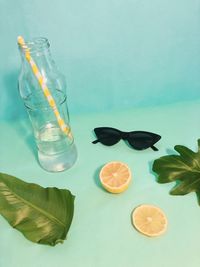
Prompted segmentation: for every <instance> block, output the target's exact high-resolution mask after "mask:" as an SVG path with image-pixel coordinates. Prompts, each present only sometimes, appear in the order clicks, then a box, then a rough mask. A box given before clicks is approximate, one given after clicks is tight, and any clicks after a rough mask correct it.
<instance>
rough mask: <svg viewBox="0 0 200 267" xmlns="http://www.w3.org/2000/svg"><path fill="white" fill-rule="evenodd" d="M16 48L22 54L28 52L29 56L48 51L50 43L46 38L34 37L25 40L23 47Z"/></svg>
mask: <svg viewBox="0 0 200 267" xmlns="http://www.w3.org/2000/svg"><path fill="white" fill-rule="evenodd" d="M18 47H19V49H20V50H23V51H24V52H29V53H30V54H33V53H38V52H41V51H44V50H48V49H49V47H50V43H49V40H48V39H47V38H46V37H35V38H32V39H30V40H27V41H26V43H25V44H24V45H19V44H18Z"/></svg>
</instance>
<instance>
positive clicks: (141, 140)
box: [92, 127, 161, 151]
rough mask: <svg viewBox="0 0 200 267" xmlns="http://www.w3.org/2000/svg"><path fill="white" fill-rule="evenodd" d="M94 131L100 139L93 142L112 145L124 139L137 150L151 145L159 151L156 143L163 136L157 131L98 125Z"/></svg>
mask: <svg viewBox="0 0 200 267" xmlns="http://www.w3.org/2000/svg"><path fill="white" fill-rule="evenodd" d="M94 132H95V134H96V136H97V138H98V139H97V140H95V141H93V142H92V143H93V144H96V143H98V142H100V143H102V144H103V145H106V146H112V145H114V144H117V143H118V142H119V141H120V140H121V139H123V140H126V141H128V143H129V145H130V146H131V147H133V148H134V149H137V150H142V149H147V148H149V147H150V148H152V149H153V150H154V151H158V149H157V148H156V147H155V146H154V144H155V143H157V142H158V141H159V140H160V139H161V136H160V135H158V134H155V133H150V132H145V131H133V132H122V131H120V130H118V129H115V128H110V127H98V128H95V129H94Z"/></svg>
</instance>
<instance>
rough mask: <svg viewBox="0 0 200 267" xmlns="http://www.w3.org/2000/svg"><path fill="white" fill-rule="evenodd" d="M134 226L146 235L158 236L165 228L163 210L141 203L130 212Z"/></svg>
mask: <svg viewBox="0 0 200 267" xmlns="http://www.w3.org/2000/svg"><path fill="white" fill-rule="evenodd" d="M132 223H133V225H134V226H135V228H136V229H137V230H138V231H139V232H141V233H142V234H144V235H147V236H151V237H153V236H159V235H161V234H163V233H164V232H165V231H166V229H167V218H166V216H165V214H164V212H163V211H162V210H161V209H160V208H158V207H155V206H152V205H141V206H139V207H137V208H135V209H134V211H133V213H132Z"/></svg>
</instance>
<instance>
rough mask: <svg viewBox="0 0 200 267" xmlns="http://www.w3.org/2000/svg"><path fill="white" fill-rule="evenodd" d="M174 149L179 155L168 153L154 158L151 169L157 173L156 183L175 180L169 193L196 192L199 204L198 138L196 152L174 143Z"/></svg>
mask: <svg viewBox="0 0 200 267" xmlns="http://www.w3.org/2000/svg"><path fill="white" fill-rule="evenodd" d="M174 149H175V150H176V151H177V152H178V153H179V154H180V155H169V156H164V157H161V158H159V159H156V160H155V161H154V163H153V171H154V172H156V173H157V174H158V177H157V182H158V183H169V182H174V181H176V185H175V186H174V187H173V188H172V190H171V191H170V194H171V195H186V194H188V193H190V192H196V194H197V198H198V202H199V205H200V139H199V140H198V152H193V151H192V150H190V149H189V148H187V147H185V146H180V145H176V146H175V147H174Z"/></svg>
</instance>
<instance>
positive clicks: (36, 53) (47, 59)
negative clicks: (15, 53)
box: [19, 37, 54, 72]
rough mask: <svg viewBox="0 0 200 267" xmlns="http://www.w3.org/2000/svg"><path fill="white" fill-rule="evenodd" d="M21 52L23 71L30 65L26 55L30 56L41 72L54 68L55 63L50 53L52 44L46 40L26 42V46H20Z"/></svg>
mask: <svg viewBox="0 0 200 267" xmlns="http://www.w3.org/2000/svg"><path fill="white" fill-rule="evenodd" d="M19 50H20V54H21V58H22V68H23V69H24V68H26V67H27V65H28V64H29V63H28V62H27V59H26V53H29V54H30V56H31V58H32V59H33V61H34V62H35V63H36V65H37V67H38V68H39V70H40V71H41V72H42V71H43V70H45V71H47V70H50V69H52V68H53V67H54V62H53V59H52V57H51V53H50V44H49V41H48V39H46V38H43V37H39V38H34V39H33V40H30V41H28V42H26V44H25V45H23V46H19Z"/></svg>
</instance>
